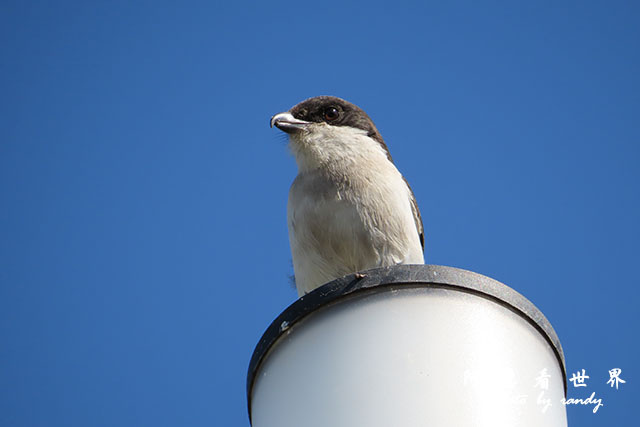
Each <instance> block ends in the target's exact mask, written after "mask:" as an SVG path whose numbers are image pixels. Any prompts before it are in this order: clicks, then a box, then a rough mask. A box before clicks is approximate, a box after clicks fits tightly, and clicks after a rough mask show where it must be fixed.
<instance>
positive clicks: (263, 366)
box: [247, 265, 567, 427]
mask: <svg viewBox="0 0 640 427" xmlns="http://www.w3.org/2000/svg"><path fill="white" fill-rule="evenodd" d="M565 392H566V373H565V369H564V356H563V353H562V348H561V346H560V341H559V340H558V337H557V335H556V333H555V332H554V330H553V328H552V327H551V324H550V323H549V321H548V320H547V319H546V318H545V317H544V315H543V314H542V313H541V312H540V311H539V310H538V309H537V308H536V307H535V306H534V305H533V304H532V303H531V302H529V301H528V300H527V299H526V298H524V297H523V296H522V295H520V294H519V293H517V292H516V291H514V290H513V289H511V288H509V287H508V286H506V285H504V284H502V283H499V282H497V281H495V280H493V279H490V278H488V277H485V276H482V275H479V274H476V273H472V272H470V271H465V270H460V269H456V268H451V267H442V266H431V265H400V266H395V267H390V268H381V269H375V270H370V271H367V272H364V273H362V274H353V275H350V276H346V277H344V278H341V279H338V280H335V281H333V282H330V283H328V284H326V285H324V286H322V287H320V288H318V289H316V290H315V291H313V292H311V293H309V294H307V295H305V296H303V297H302V298H300V299H299V300H297V301H296V302H295V303H293V304H292V305H291V306H290V307H289V308H287V309H286V310H285V311H284V312H283V313H282V314H281V315H280V316H279V317H278V318H277V319H276V320H275V321H274V322H273V323H272V324H271V326H270V327H269V328H268V329H267V331H266V332H265V334H264V335H263V337H262V339H261V340H260V342H259V344H258V346H257V347H256V349H255V351H254V354H253V357H252V359H251V364H250V366H249V374H248V378H247V397H248V404H249V416H250V419H251V422H252V426H253V427H300V426H305V427H311V426H323V427H328V426H331V427H341V426H344V427H347V426H348V427H354V426H367V427H374V426H384V427H389V426H403V427H411V426H492V427H497V426H509V427H512V426H536V427H537V426H541V425H544V426H549V427H551V426H566V425H567V418H566V410H565V407H564V405H563V404H562V403H561V399H562V398H563V397H564V396H565Z"/></svg>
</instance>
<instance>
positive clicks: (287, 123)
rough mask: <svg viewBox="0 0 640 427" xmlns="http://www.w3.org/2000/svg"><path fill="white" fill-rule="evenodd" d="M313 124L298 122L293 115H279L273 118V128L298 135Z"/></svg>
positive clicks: (287, 113)
mask: <svg viewBox="0 0 640 427" xmlns="http://www.w3.org/2000/svg"><path fill="white" fill-rule="evenodd" d="M309 123H311V122H305V121H304V120H298V119H296V118H295V117H293V116H292V115H291V113H289V112H286V113H278V114H276V115H275V116H273V117H271V123H270V124H271V127H274V126H275V127H277V128H278V129H280V130H281V131H283V132H286V133H296V132H300V131H302V130H304V129H305V128H306V126H307V125H308V124H309Z"/></svg>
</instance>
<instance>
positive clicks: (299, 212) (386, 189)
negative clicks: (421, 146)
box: [271, 96, 424, 296]
mask: <svg viewBox="0 0 640 427" xmlns="http://www.w3.org/2000/svg"><path fill="white" fill-rule="evenodd" d="M273 126H276V127H277V128H278V129H280V130H282V131H284V132H286V133H288V134H289V146H290V148H291V151H292V153H293V155H294V157H295V159H296V163H297V164H298V176H297V177H296V178H295V180H294V181H293V184H292V185H291V190H290V191H289V202H288V206H287V222H288V226H289V241H290V244H291V252H292V255H293V269H294V275H295V282H296V288H297V290H298V294H299V295H300V296H302V295H304V294H306V293H308V292H311V291H312V290H314V289H315V288H317V287H319V286H321V285H323V284H325V283H327V282H329V281H331V280H333V279H336V278H338V277H342V276H344V275H346V274H350V273H355V272H358V271H362V270H366V269H369V268H374V267H387V266H392V265H396V264H424V255H423V251H424V233H423V227H422V218H421V217H420V211H419V210H418V205H417V203H416V199H415V197H414V195H413V192H412V191H411V188H410V187H409V183H408V182H407V181H406V180H405V179H404V178H403V176H402V175H401V174H400V172H398V169H396V167H395V165H394V164H393V160H392V159H391V155H390V154H389V149H388V148H387V146H386V144H385V143H384V140H383V139H382V136H380V133H379V132H378V129H376V126H375V125H374V124H373V121H372V120H371V119H370V118H369V116H367V114H366V113H365V112H364V111H362V110H361V109H360V108H358V107H357V106H355V105H353V104H352V103H350V102H347V101H345V100H343V99H340V98H336V97H333V96H318V97H315V98H310V99H307V100H305V101H303V102H301V103H299V104H298V105H296V106H295V107H293V108H292V109H291V110H289V111H287V112H284V113H279V114H276V115H275V116H273V117H272V118H271V127H273Z"/></svg>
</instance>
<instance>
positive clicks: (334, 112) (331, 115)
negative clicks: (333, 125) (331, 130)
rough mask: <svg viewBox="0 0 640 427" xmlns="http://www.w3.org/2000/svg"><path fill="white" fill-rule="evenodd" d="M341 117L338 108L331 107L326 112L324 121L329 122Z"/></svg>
mask: <svg viewBox="0 0 640 427" xmlns="http://www.w3.org/2000/svg"><path fill="white" fill-rule="evenodd" d="M339 115H340V112H339V111H338V109H337V108H336V107H329V108H327V109H326V110H324V119H325V120H326V121H328V122H330V121H332V120H335V119H337V118H338V116H339Z"/></svg>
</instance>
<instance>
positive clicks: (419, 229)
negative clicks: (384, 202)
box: [402, 176, 424, 252]
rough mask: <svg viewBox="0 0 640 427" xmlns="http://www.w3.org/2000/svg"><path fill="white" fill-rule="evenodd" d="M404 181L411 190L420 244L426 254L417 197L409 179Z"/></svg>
mask: <svg viewBox="0 0 640 427" xmlns="http://www.w3.org/2000/svg"><path fill="white" fill-rule="evenodd" d="M402 179H404V183H405V184H407V188H408V189H409V197H410V201H411V212H413V220H414V221H415V222H416V230H417V231H418V235H419V236H420V244H421V245H422V251H423V252H424V227H423V226H422V216H421V215H420V209H418V202H417V201H416V196H414V195H413V190H412V189H411V186H410V185H409V181H407V178H405V177H404V176H403V177H402Z"/></svg>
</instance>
